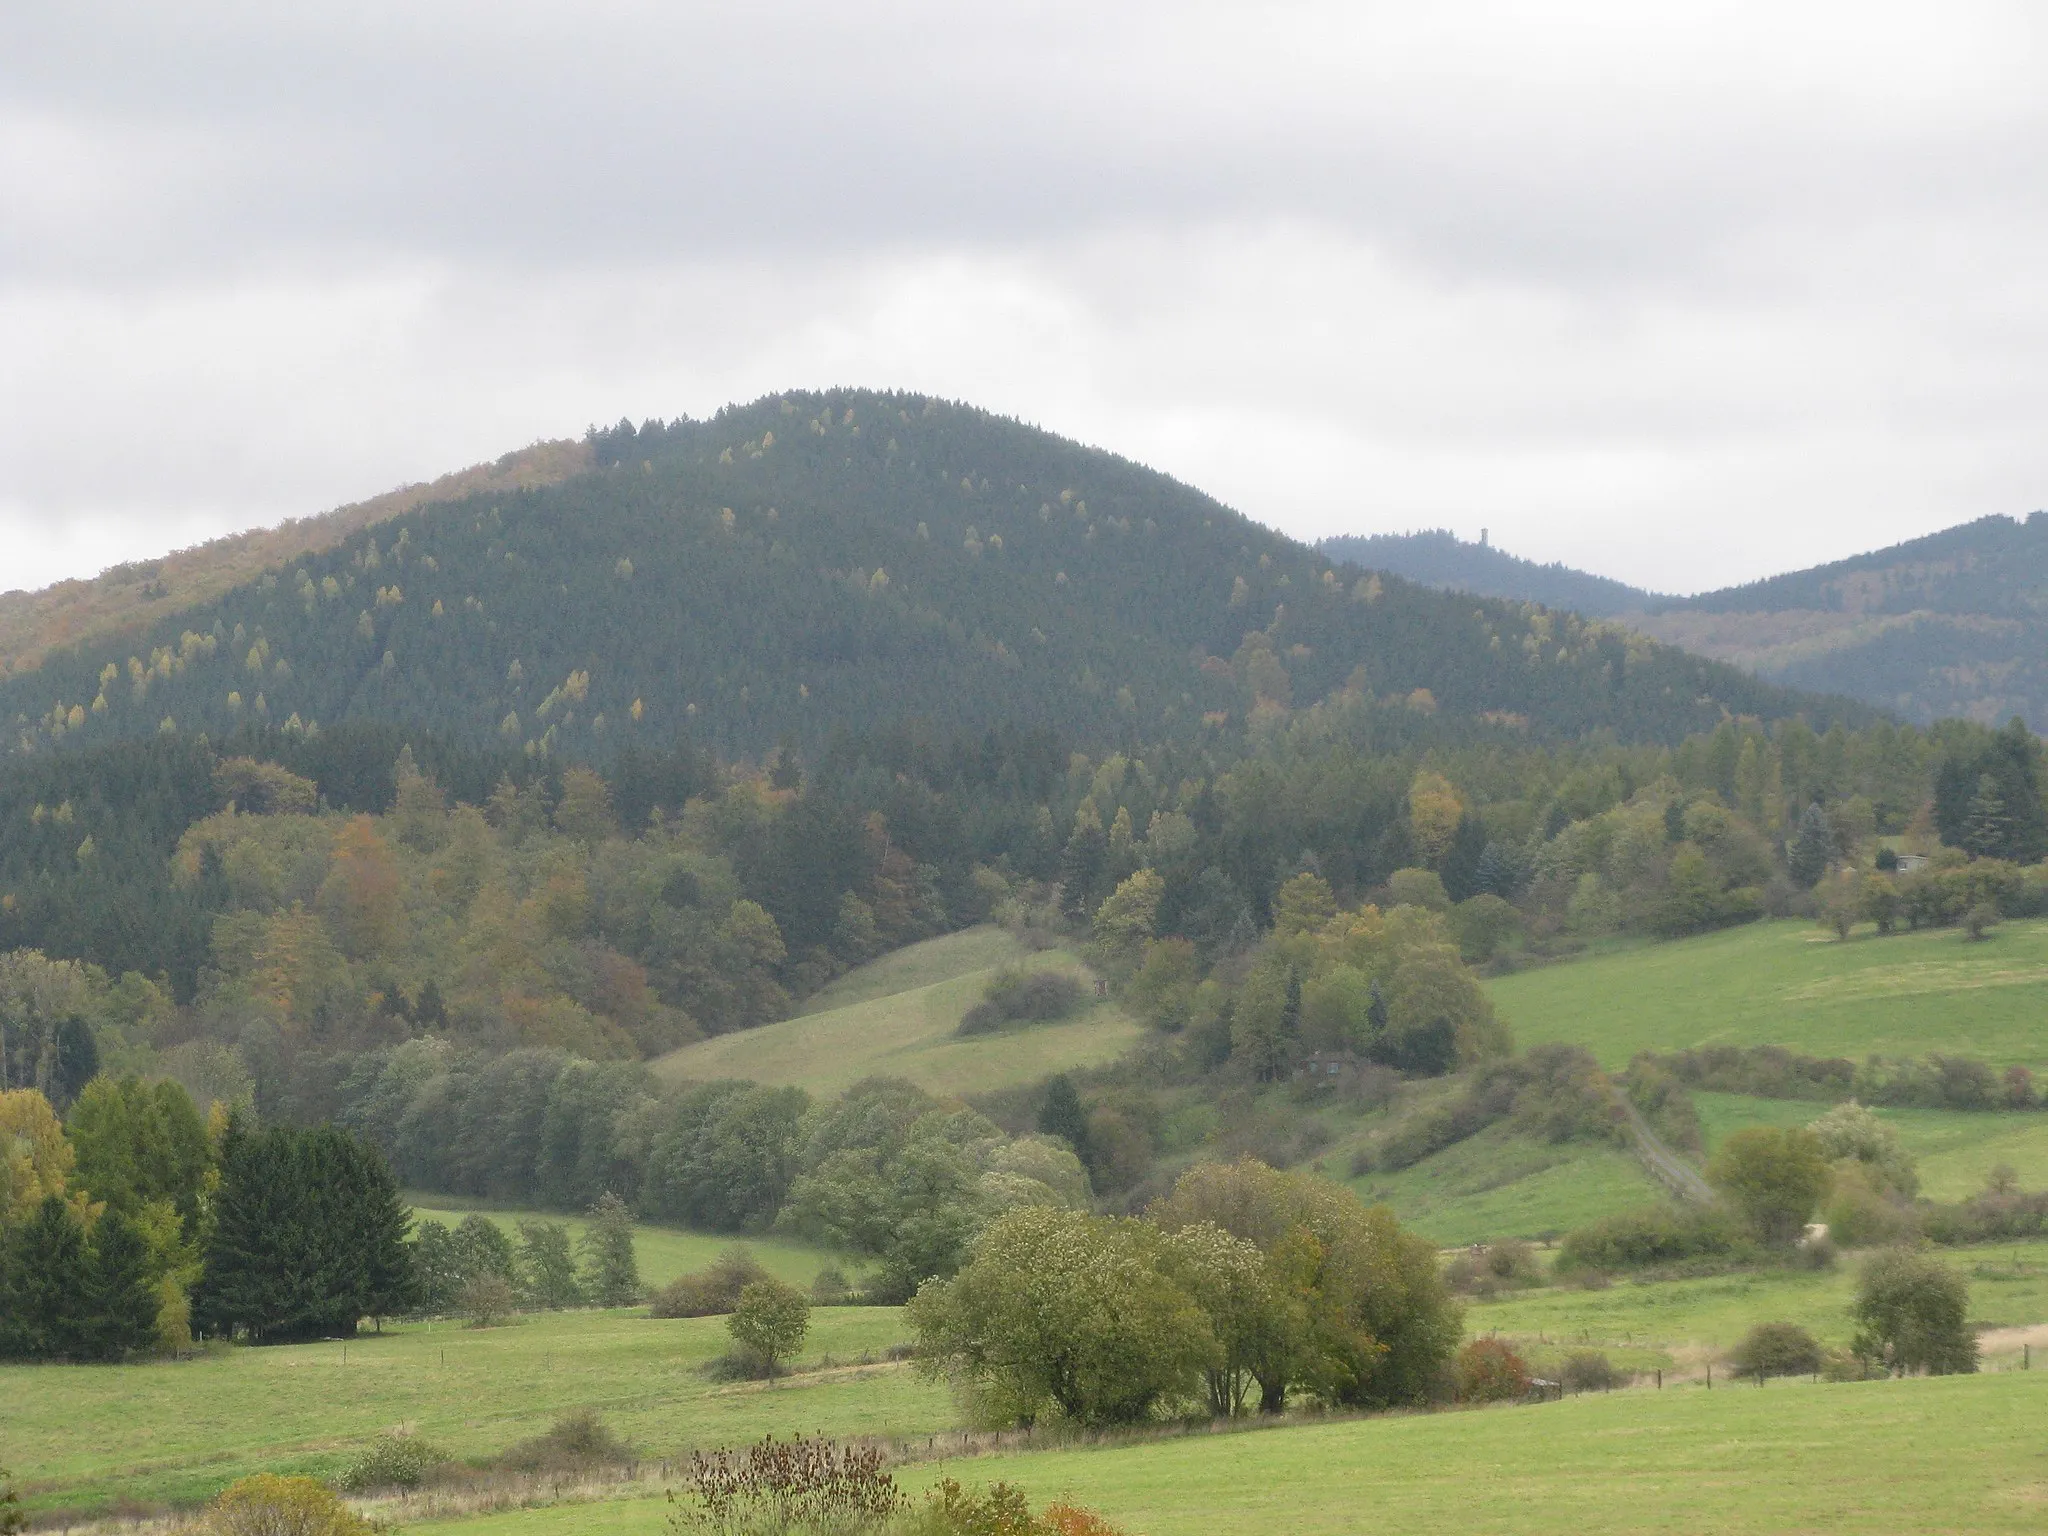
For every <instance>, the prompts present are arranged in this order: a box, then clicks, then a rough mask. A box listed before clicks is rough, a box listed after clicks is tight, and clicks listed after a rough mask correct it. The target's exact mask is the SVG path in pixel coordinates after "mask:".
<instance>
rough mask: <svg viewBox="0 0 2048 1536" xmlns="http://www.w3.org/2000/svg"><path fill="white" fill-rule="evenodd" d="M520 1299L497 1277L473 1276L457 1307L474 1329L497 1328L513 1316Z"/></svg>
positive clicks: (465, 1285) (508, 1285)
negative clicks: (513, 1310)
mask: <svg viewBox="0 0 2048 1536" xmlns="http://www.w3.org/2000/svg"><path fill="white" fill-rule="evenodd" d="M518 1301H519V1298H518V1297H517V1296H516V1295H515V1294H514V1293H513V1290H512V1287H511V1285H510V1284H509V1283H508V1282H507V1281H505V1280H503V1279H501V1278H500V1277H499V1276H497V1275H473V1276H471V1277H470V1279H469V1280H468V1281H467V1282H465V1283H464V1285H463V1287H462V1294H461V1296H460V1297H458V1298H457V1305H458V1306H459V1307H460V1308H461V1310H462V1315H463V1316H464V1317H466V1318H468V1319H469V1326H470V1327H472V1328H495V1327H497V1326H498V1325H499V1324H500V1323H502V1322H504V1321H505V1319H506V1318H508V1317H510V1316H511V1315H512V1309H513V1308H514V1307H515V1306H517V1305H518Z"/></svg>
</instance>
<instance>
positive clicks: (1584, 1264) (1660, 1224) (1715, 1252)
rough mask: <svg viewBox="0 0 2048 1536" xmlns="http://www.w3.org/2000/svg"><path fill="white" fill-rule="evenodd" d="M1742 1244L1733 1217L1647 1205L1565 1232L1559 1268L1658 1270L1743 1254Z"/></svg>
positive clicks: (1677, 1207) (1719, 1211)
mask: <svg viewBox="0 0 2048 1536" xmlns="http://www.w3.org/2000/svg"><path fill="white" fill-rule="evenodd" d="M1741 1250H1742V1242H1741V1239H1740V1237H1739V1235H1738V1234H1737V1232H1736V1230H1735V1226H1734V1223H1733V1222H1732V1221H1731V1220H1730V1219H1729V1217H1728V1214H1727V1213H1726V1212H1725V1211H1721V1210H1700V1209H1697V1208H1694V1207H1687V1206H1676V1205H1654V1206H1646V1207H1644V1208H1643V1209H1641V1210H1635V1211H1625V1212H1623V1213H1622V1214H1620V1215H1618V1216H1609V1217H1607V1218H1605V1219H1604V1220H1601V1221H1596V1222H1594V1223H1592V1224H1591V1225H1590V1226H1584V1227H1580V1228H1579V1229H1578V1230H1576V1231H1574V1232H1568V1233H1566V1234H1565V1239H1564V1241H1563V1242H1562V1243H1560V1244H1559V1245H1558V1250H1557V1264H1556V1268H1557V1269H1558V1270H1560V1271H1563V1272H1566V1273H1569V1272H1572V1271H1584V1270H1594V1271H1604V1270H1632V1269H1653V1268H1658V1267H1661V1266H1664V1265H1669V1264H1682V1263H1685V1262H1687V1261H1688V1260H1695V1259H1708V1258H1712V1259H1725V1258H1732V1257H1735V1256H1737V1255H1738V1254H1739V1253H1740V1252H1741Z"/></svg>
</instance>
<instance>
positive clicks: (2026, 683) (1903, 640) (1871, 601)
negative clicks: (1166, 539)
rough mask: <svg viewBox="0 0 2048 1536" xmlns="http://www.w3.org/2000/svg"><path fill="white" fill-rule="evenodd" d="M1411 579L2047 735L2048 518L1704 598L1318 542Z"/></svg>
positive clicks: (1450, 551)
mask: <svg viewBox="0 0 2048 1536" xmlns="http://www.w3.org/2000/svg"><path fill="white" fill-rule="evenodd" d="M1319 547H1320V548H1321V549H1322V550H1323V552H1324V553H1325V554H1327V555H1328V556H1329V557H1330V558H1331V559H1333V560H1350V561H1354V562H1356V563H1357V564H1359V565H1361V566H1366V567H1369V568H1371V569H1375V570H1381V571H1387V572H1390V573H1392V574H1395V575H1399V576H1404V577H1406V578H1408V579H1409V580H1411V581H1418V582H1422V583H1425V584H1426V585H1429V586H1433V587H1438V588H1442V589H1448V590H1456V591H1465V592H1472V593H1476V594H1478V595H1481V596H1487V597H1502V598H1512V599H1517V600H1519V601H1522V602H1536V603H1543V604H1545V605H1547V606H1550V607H1556V608H1568V609H1572V610H1574V611H1576V612H1579V613H1584V614H1589V615H1594V616H1597V617H1601V618H1611V619H1616V620H1619V621H1621V622H1623V623H1625V624H1627V625H1628V626H1629V627H1631V628H1633V629H1636V630H1639V631H1641V632H1642V633H1644V634H1648V635H1653V636H1655V637H1656V638H1658V639H1660V640H1666V641H1669V642H1670V643H1672V644H1673V645H1678V646H1682V647H1684V648H1685V649H1686V650H1689V651H1693V652H1695V653H1697V654H1699V655H1702V656H1711V657H1714V658H1715V659H1716V660H1719V661H1727V662H1732V663H1734V664H1735V665H1737V666H1740V667H1744V668H1746V669H1748V670H1750V671H1752V672H1754V673H1756V674H1757V675H1758V676H1759V677H1763V678H1766V679H1768V680H1770V681H1772V682H1775V683H1782V684H1785V685H1786V686H1788V687H1794V688H1804V689H1811V690H1814V691H1816V692H1821V693H1830V694H1839V695H1845V696H1847V697H1849V698H1855V699H1861V700H1863V701H1864V702H1865V703H1868V704H1874V705H1876V706H1878V707H1879V708H1881V709H1887V710H1891V711H1893V712H1895V713H1897V714H1898V715H1900V716H1902V717H1904V718H1905V719H1908V720H1912V721H1914V722H1916V723H1919V724H1923V725H1924V724H1928V723H1931V722H1932V721H1935V720H1939V719H1944V718H1948V717H1952V716H1961V717H1963V718H1965V719H1970V720H1976V721H1978V722H1980V723H1982V724H1986V725H1998V724H2003V723H2004V722H2005V721H2006V720H2008V719H2010V718H2012V717H2013V716H2014V715H2018V716H2019V717H2021V718H2022V719H2024V720H2026V721H2027V722H2028V723H2029V724H2031V725H2033V726H2034V727H2035V728H2036V729H2041V728H2043V727H2048V513H2043V512H2035V513H2033V514H2032V515H2030V516H2028V517H2027V518H2025V519H2019V518H2012V517H2005V516H1997V515H1994V516H1990V517H1980V518H1978V519H1976V520H1975V521H1974V522H1968V523H1962V524H1959V525H1958V526H1956V527H1954V528H1947V529H1943V530H1942V531H1941V532H1939V533H1932V534H1928V535H1927V536H1925V537H1924V538H1918V539H1909V540H1907V541H1906V542H1905V543H1902V544H1894V545H1891V546H1890V547H1888V548H1885V549H1879V550H1873V551H1871V552H1869V553H1867V554H1861V555H1853V556H1851V557H1849V558H1847V559H1843V560H1835V561H1830V562H1829V563H1827V564H1825V565H1817V566H1813V567H1811V568H1809V569H1807V570H1802V571H1789V572H1786V573H1784V574H1782V575H1778V576H1771V577H1767V578H1765V579H1763V580H1761V581H1753V582H1747V583H1744V584H1743V585H1741V586H1736V587H1725V588H1722V589H1721V590H1719V591H1716V592H1704V593H1701V594H1699V595H1698V596H1696V597H1670V596H1661V595H1659V594H1656V593H1652V592H1645V591H1642V590H1641V589H1639V588H1636V587H1630V586H1627V585H1625V584H1624V583H1622V582H1618V581H1612V580H1609V579H1608V578H1606V577H1604V576H1595V575H1591V574H1589V573H1587V572H1584V571H1576V570H1573V569H1571V568H1570V567H1569V566H1564V565H1538V564H1537V563H1536V562H1534V561H1531V560H1523V559H1518V558H1517V557H1515V556H1513V555H1510V554H1507V553H1505V552H1504V551H1502V550H1499V549H1495V548H1493V547H1492V546H1491V545H1489V544H1484V543H1479V544H1474V543H1468V542H1466V541H1464V540H1462V539H1459V538H1457V537H1456V536H1455V535H1453V534H1450V533H1447V532H1442V531H1436V532H1427V533H1410V534H1379V535H1373V536H1369V537H1360V536H1350V537H1343V538H1332V539H1325V540H1323V542H1322V544H1321V545H1320V546H1319Z"/></svg>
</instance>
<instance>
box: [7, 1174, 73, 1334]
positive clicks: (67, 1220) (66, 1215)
mask: <svg viewBox="0 0 2048 1536" xmlns="http://www.w3.org/2000/svg"><path fill="white" fill-rule="evenodd" d="M90 1268H91V1260H90V1256H89V1255H88V1253H87V1251H86V1246H85V1233H84V1230H83V1229H82V1228H81V1227H80V1226H79V1222H78V1215H77V1213H76V1212H74V1211H73V1210H72V1209H71V1207H70V1206H69V1205H67V1204H66V1203H65V1202H64V1201H63V1199H62V1198H61V1197H59V1196H57V1195H46V1196H44V1198H43V1202H42V1204H41V1205H39V1206H37V1207H36V1210H35V1214H34V1215H32V1216H31V1217H29V1219H28V1220H27V1221H24V1222H21V1223H20V1224H18V1225H17V1226H16V1227H15V1228H14V1230H13V1231H12V1232H10V1233H9V1234H8V1235H7V1242H6V1247H5V1249H4V1251H0V1355H6V1356H11V1357H14V1358H16V1359H28V1360H48V1359H57V1358H61V1359H78V1358H81V1357H82V1356H84V1354H85V1353H86V1346H87V1342H88V1341H87V1323H88V1318H87V1315H86V1302H85V1297H86V1291H87V1286H88V1282H89V1279H90Z"/></svg>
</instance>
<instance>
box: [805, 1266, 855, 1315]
mask: <svg viewBox="0 0 2048 1536" xmlns="http://www.w3.org/2000/svg"><path fill="white" fill-rule="evenodd" d="M852 1294H853V1288H852V1287H851V1286H849V1285H848V1284H847V1283H846V1272H845V1271H844V1270H842V1269H841V1268H840V1267H839V1266H838V1265H837V1264H827V1265H826V1266H825V1267H824V1268H823V1269H821V1270H819V1271H818V1273H817V1277H816V1278H815V1279H813V1280H812V1281H811V1304H812V1305H813V1306H819V1307H843V1306H845V1305H846V1304H847V1299H848V1298H849V1297H850V1296H852Z"/></svg>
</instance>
